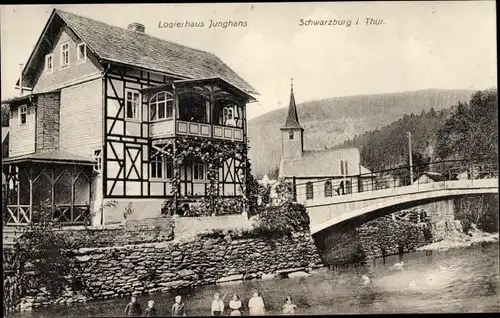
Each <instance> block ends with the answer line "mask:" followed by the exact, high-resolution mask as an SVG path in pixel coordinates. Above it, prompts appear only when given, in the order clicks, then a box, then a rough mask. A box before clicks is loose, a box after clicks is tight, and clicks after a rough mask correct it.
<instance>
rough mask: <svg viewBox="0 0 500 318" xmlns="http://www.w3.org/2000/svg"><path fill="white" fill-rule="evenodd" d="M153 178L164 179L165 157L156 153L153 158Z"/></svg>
mask: <svg viewBox="0 0 500 318" xmlns="http://www.w3.org/2000/svg"><path fill="white" fill-rule="evenodd" d="M150 176H151V179H163V158H162V157H161V156H160V155H156V156H154V157H153V158H151V174H150Z"/></svg>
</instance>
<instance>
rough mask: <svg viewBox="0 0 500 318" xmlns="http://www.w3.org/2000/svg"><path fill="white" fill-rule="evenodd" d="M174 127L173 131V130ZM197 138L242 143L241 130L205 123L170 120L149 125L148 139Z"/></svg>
mask: <svg viewBox="0 0 500 318" xmlns="http://www.w3.org/2000/svg"><path fill="white" fill-rule="evenodd" d="M174 125H175V130H174ZM184 135H186V136H197V137H208V138H216V139H224V140H231V141H236V142H243V141H244V139H243V129H242V128H239V127H229V126H220V125H212V124H207V123H198V122H190V121H185V120H174V119H172V118H169V119H164V120H159V121H155V122H152V123H150V124H149V137H151V138H168V137H174V136H184Z"/></svg>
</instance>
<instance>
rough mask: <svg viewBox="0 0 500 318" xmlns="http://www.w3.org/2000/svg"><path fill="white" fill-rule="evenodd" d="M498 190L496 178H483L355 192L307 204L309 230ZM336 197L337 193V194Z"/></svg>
mask: <svg viewBox="0 0 500 318" xmlns="http://www.w3.org/2000/svg"><path fill="white" fill-rule="evenodd" d="M495 193H498V178H495V179H483V180H456V181H448V182H446V183H442V184H436V183H433V184H426V185H425V186H420V187H416V186H407V187H401V188H396V189H388V191H387V190H380V191H374V192H371V193H359V194H355V195H351V196H349V197H348V198H342V197H341V198H339V199H337V201H334V200H332V202H330V204H328V203H327V202H325V203H323V204H321V203H319V204H318V202H317V204H316V205H314V204H307V203H306V209H307V210H308V212H309V217H310V219H311V226H310V228H311V234H316V233H318V232H320V231H323V230H325V229H328V228H330V227H332V226H335V225H339V224H341V223H344V222H347V221H355V220H356V219H361V218H367V219H372V218H376V217H379V216H383V215H386V214H390V213H392V212H394V211H396V210H401V209H405V208H410V207H413V206H419V205H422V204H426V203H430V202H436V201H442V200H446V199H450V198H453V197H458V196H464V195H480V194H495ZM337 198H338V197H337Z"/></svg>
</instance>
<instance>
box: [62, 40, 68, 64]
mask: <svg viewBox="0 0 500 318" xmlns="http://www.w3.org/2000/svg"><path fill="white" fill-rule="evenodd" d="M66 67H69V42H67V43H64V44H63V45H62V46H61V68H66Z"/></svg>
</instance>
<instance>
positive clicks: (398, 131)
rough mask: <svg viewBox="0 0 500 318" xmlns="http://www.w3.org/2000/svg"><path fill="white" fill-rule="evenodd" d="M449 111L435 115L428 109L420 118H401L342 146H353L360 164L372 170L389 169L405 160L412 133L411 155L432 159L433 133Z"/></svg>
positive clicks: (442, 111)
mask: <svg viewBox="0 0 500 318" xmlns="http://www.w3.org/2000/svg"><path fill="white" fill-rule="evenodd" d="M451 111H452V109H444V110H441V111H438V112H436V111H435V110H434V109H433V108H431V110H430V111H428V112H422V113H421V114H420V115H415V114H410V115H404V116H403V117H402V118H401V119H399V120H397V121H395V122H393V123H391V124H389V125H387V126H384V127H382V128H380V129H376V130H372V131H369V132H366V133H364V134H361V135H359V136H356V137H354V138H352V139H349V140H347V141H345V142H344V143H342V145H341V147H355V148H358V149H360V151H361V160H362V164H363V165H364V166H365V167H367V168H368V169H370V170H372V171H377V170H383V169H389V168H390V167H395V166H398V165H400V164H401V163H403V162H405V161H406V159H407V158H408V149H409V148H408V137H407V132H411V137H412V138H411V139H412V152H417V153H420V154H422V155H425V156H431V155H432V154H433V152H434V148H435V144H436V138H435V136H436V133H437V131H438V130H439V129H440V128H441V127H442V126H444V123H445V122H446V119H447V118H448V116H449V114H450V112H451Z"/></svg>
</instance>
